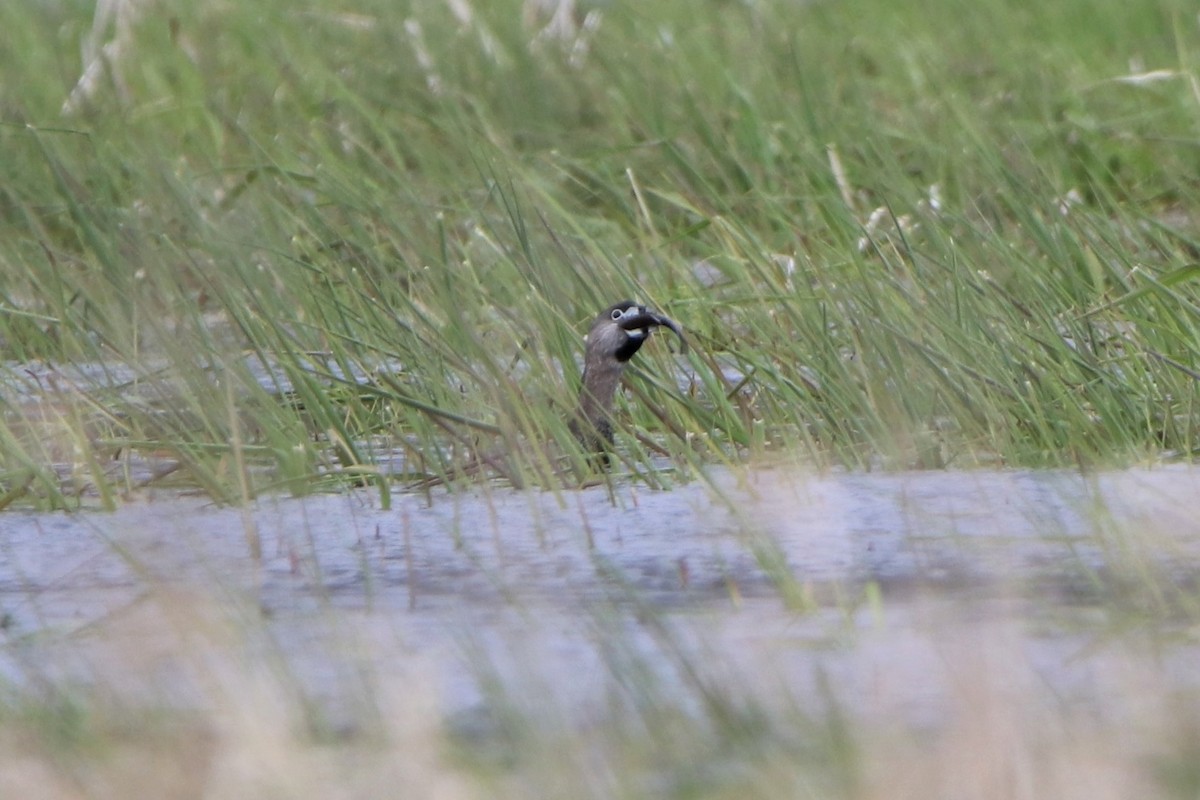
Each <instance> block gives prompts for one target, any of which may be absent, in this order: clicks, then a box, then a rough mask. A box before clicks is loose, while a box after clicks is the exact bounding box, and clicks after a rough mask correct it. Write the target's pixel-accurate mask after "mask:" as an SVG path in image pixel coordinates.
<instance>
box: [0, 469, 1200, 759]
mask: <svg viewBox="0 0 1200 800" xmlns="http://www.w3.org/2000/svg"><path fill="white" fill-rule="evenodd" d="M1198 491H1200V473H1198V472H1196V471H1194V470H1192V469H1190V468H1187V467H1182V466H1178V467H1176V466H1171V467H1159V468H1155V469H1152V470H1131V471H1123V472H1110V473H1097V474H1091V475H1079V474H1077V473H1069V472H1046V471H1043V472H1028V471H1011V472H997V471H987V472H920V473H908V474H884V475H872V474H838V473H833V474H824V475H815V474H810V473H807V472H804V471H802V470H794V469H786V468H771V469H757V470H754V469H747V470H745V471H739V472H731V471H728V470H724V469H713V470H712V471H711V472H710V474H709V475H708V480H707V481H696V482H694V483H692V484H690V485H687V486H684V487H682V488H677V489H674V490H672V491H664V492H653V491H649V490H646V489H644V488H640V487H634V486H630V485H624V486H619V487H618V488H617V490H616V491H615V493H614V494H612V495H610V494H609V492H608V490H607V489H605V488H604V487H597V488H593V489H588V490H582V491H570V492H561V493H549V492H546V493H539V492H517V491H513V490H509V489H497V488H480V489H478V490H476V491H474V492H471V493H467V494H459V495H450V494H440V495H438V494H435V495H434V497H433V499H432V503H427V501H426V498H424V497H418V496H405V495H401V496H397V497H395V498H394V507H393V508H392V509H390V510H386V511H385V510H381V509H380V508H379V507H378V505H377V496H376V495H373V494H370V493H368V492H366V491H362V492H358V493H354V494H349V495H337V496H317V497H307V498H303V499H287V498H268V499H264V500H261V501H259V502H258V504H257V505H256V506H255V507H253V508H250V509H245V510H242V509H228V508H215V507H212V506H211V505H209V504H207V503H206V502H205V501H202V500H198V499H187V498H179V497H157V498H154V497H149V496H148V497H147V498H144V499H142V500H140V501H138V502H134V503H131V504H129V505H126V506H124V507H122V508H121V509H120V510H118V511H116V512H115V513H111V514H101V513H86V514H76V515H68V514H60V513H56V514H21V513H6V514H4V515H2V516H0V528H2V529H3V536H2V537H0V614H2V615H3V620H4V627H3V630H2V631H0V637H2V639H0V641H3V648H2V649H0V680H3V681H4V683H6V684H8V685H10V686H13V687H31V688H36V687H37V686H43V685H46V684H47V682H49V683H51V684H54V685H60V684H61V685H76V684H79V685H87V686H103V687H104V688H105V690H106V691H110V692H113V693H115V694H117V695H124V694H126V693H128V694H131V695H134V696H140V697H152V698H154V699H156V700H159V701H163V702H168V703H176V702H177V703H179V704H181V705H185V706H186V705H192V704H204V703H206V702H208V701H210V700H211V697H212V693H213V692H214V691H216V692H225V691H228V690H229V685H228V684H229V683H230V682H237V681H241V680H242V679H243V678H244V672H243V671H242V670H244V669H245V668H246V666H245V665H247V664H250V665H259V666H261V665H267V666H265V667H264V668H268V667H269V669H270V670H272V671H274V672H275V673H276V674H282V675H286V676H287V683H288V685H289V686H291V687H293V689H294V690H295V691H296V692H298V693H300V694H301V695H303V696H304V697H307V698H310V699H312V700H315V701H316V702H317V703H318V704H319V705H320V706H321V707H322V708H323V709H324V713H325V715H326V717H327V718H328V719H329V720H330V721H332V722H333V723H334V724H335V726H337V727H339V728H347V729H353V728H354V727H356V726H357V725H358V724H360V723H361V717H362V715H363V714H365V713H368V710H369V708H370V706H371V703H372V701H371V700H370V699H369V695H370V693H371V688H370V687H372V686H375V685H377V683H378V682H379V679H380V678H384V679H386V678H399V679H401V680H402V682H404V683H405V685H411V686H412V687H414V689H413V690H414V691H419V692H420V693H421V696H422V697H423V698H424V701H427V702H428V703H430V704H431V707H432V708H433V709H435V711H436V714H437V715H438V716H439V717H440V718H443V719H446V720H449V721H450V725H451V727H452V728H453V729H455V730H459V731H460V732H466V734H467V735H473V733H472V732H473V731H476V729H478V728H480V727H482V728H483V729H484V730H485V731H486V728H487V723H486V719H487V716H486V714H484V713H483V711H482V710H486V709H487V708H488V707H489V703H491V702H492V700H494V697H492V696H491V695H490V694H489V692H493V690H494V687H495V686H500V687H503V689H504V691H505V692H508V693H511V694H512V696H513V697H516V698H522V697H525V698H526V699H527V700H528V701H529V707H531V708H538V707H552V708H554V709H556V710H557V711H556V713H557V714H560V715H565V716H566V717H567V718H570V719H575V720H579V721H586V720H588V719H591V718H594V717H596V716H597V715H602V714H603V713H605V709H611V702H612V694H613V691H614V686H617V687H618V688H619V687H620V686H621V685H622V684H623V683H624V682H625V681H626V680H627V679H629V676H630V675H632V674H635V673H636V674H637V675H638V676H640V677H639V678H638V680H646V681H650V682H653V683H654V684H655V685H656V686H657V687H659V688H658V690H660V691H663V692H666V693H668V694H674V695H677V697H678V698H679V699H680V701H681V702H683V703H684V704H686V703H688V702H691V701H692V699H694V692H695V686H694V685H693V683H694V680H695V678H694V676H693V677H691V678H689V677H688V675H687V673H688V669H687V668H686V667H687V665H689V664H700V665H702V667H701V672H702V673H703V674H704V675H706V676H709V677H710V678H711V680H712V681H714V682H715V683H716V684H718V685H721V686H723V687H726V688H728V689H729V690H730V691H733V692H736V693H739V694H740V693H748V694H750V695H754V696H759V697H769V698H773V699H772V701H771V702H779V698H786V702H787V703H793V704H795V705H796V706H797V707H800V708H805V709H814V710H818V709H820V708H822V707H824V705H825V704H827V703H828V701H829V699H830V692H832V693H833V695H834V696H835V697H836V699H837V701H838V702H839V703H842V704H844V705H845V706H846V707H847V708H849V709H851V710H852V711H853V712H854V713H855V714H857V715H859V716H860V717H862V718H863V719H864V720H869V719H886V720H888V721H889V724H897V725H900V726H903V727H906V728H909V729H913V728H915V729H925V728H934V729H943V728H944V727H945V726H946V725H948V724H950V723H949V721H950V720H952V719H954V718H955V715H956V714H958V713H959V712H960V711H961V709H962V704H963V703H964V702H965V700H964V697H963V694H962V693H963V691H964V689H963V686H962V681H961V680H960V677H961V675H962V674H963V672H964V671H965V672H966V673H968V674H971V675H973V676H976V677H979V678H980V679H981V680H986V681H990V682H996V683H997V685H999V686H1001V687H1009V686H1011V685H1020V686H1022V687H1024V688H1025V689H1027V690H1028V692H1025V693H1022V694H1021V695H1020V704H1024V705H1028V706H1030V707H1031V708H1038V707H1040V706H1041V704H1043V703H1049V704H1051V705H1052V706H1054V707H1063V706H1064V705H1065V706H1066V707H1069V708H1071V709H1079V708H1083V709H1088V710H1089V713H1094V714H1097V715H1101V716H1103V717H1105V718H1111V719H1112V720H1114V721H1120V720H1123V719H1126V718H1128V717H1131V716H1135V715H1136V714H1137V713H1138V709H1144V708H1145V703H1146V702H1148V701H1147V699H1146V698H1147V696H1151V697H1152V698H1155V699H1161V698H1163V697H1167V696H1170V695H1172V694H1173V693H1176V692H1179V691H1184V690H1187V691H1191V690H1196V689H1200V685H1198V684H1200V678H1198V677H1197V673H1196V671H1195V670H1194V669H1193V666H1192V665H1194V664H1195V663H1200V662H1198V661H1197V660H1196V658H1197V655H1200V653H1198V637H1197V636H1196V629H1195V622H1194V620H1195V619H1196V616H1195V615H1194V614H1191V615H1189V614H1188V613H1186V612H1187V611H1188V610H1189V608H1190V607H1189V606H1188V605H1187V604H1188V603H1189V602H1191V603H1200V593H1198V592H1197V591H1196V589H1195V585H1194V584H1195V577H1196V576H1197V575H1198V574H1200V572H1198V569H1200V519H1198V518H1197V516H1196V515H1195V514H1194V513H1192V510H1191V504H1190V502H1189V498H1193V497H1195V496H1197V493H1198ZM254 539H257V540H259V541H260V542H261V546H262V559H261V562H256V561H255V559H254V558H253V557H252V556H251V547H250V545H249V542H250V541H251V540H254ZM1181 604H1182V605H1181ZM1191 610H1192V611H1194V610H1195V609H1191ZM235 665H237V667H236V668H235ZM254 669H257V666H255V667H254ZM222 676H224V677H222ZM956 676H957V677H956ZM707 679H708V678H706V680H707ZM689 681H691V683H690V682H689ZM489 687H493V688H489ZM1133 687H1141V688H1142V689H1145V691H1146V692H1148V693H1149V695H1144V694H1142V693H1139V692H1140V690H1135V688H1133ZM625 690H628V687H626V689H625ZM625 690H623V691H625ZM1156 701H1157V700H1156ZM481 714H483V716H482V717H481V716H480V715H481ZM481 720H482V721H481Z"/></svg>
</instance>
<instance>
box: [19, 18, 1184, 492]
mask: <svg viewBox="0 0 1200 800" xmlns="http://www.w3.org/2000/svg"><path fill="white" fill-rule="evenodd" d="M110 5H111V4H110ZM533 6H534V4H532V3H531V4H528V7H525V8H523V7H522V5H521V4H520V3H518V2H516V0H509V1H508V2H493V3H472V2H447V3H444V4H442V3H392V2H379V1H376V2H369V1H368V2H360V3H357V4H355V5H354V6H353V7H346V6H344V5H343V6H339V5H337V4H332V3H326V2H314V3H310V4H307V5H305V6H303V7H298V6H296V5H295V4H294V3H283V2H273V1H272V0H265V1H264V2H259V3H254V4H243V5H239V4H232V3H220V2H205V3H182V2H172V0H161V1H160V2H156V3H141V4H133V3H126V4H116V6H115V7H116V8H118V12H117V15H116V17H115V18H114V19H100V20H99V21H95V20H93V16H92V12H93V8H92V4H90V3H77V2H65V1H63V0H60V1H59V2H45V3H6V4H3V6H2V7H0V25H3V27H4V30H5V31H6V35H7V36H8V37H9V38H10V39H11V40H12V41H19V42H21V43H22V44H21V46H20V47H10V48H4V49H3V50H0V73H2V74H4V75H5V76H6V79H5V81H4V82H3V85H0V149H2V151H3V152H4V153H5V157H4V158H3V159H2V160H0V278H2V281H0V343H2V347H3V356H4V360H5V366H4V367H3V370H4V371H3V373H2V374H0V378H2V381H3V394H2V395H0V402H3V409H2V410H3V414H2V415H0V489H2V490H3V491H0V505H8V504H10V503H12V502H16V501H20V502H22V503H27V502H29V501H31V500H32V501H35V502H38V503H42V504H49V505H55V506H61V505H71V504H73V503H75V502H77V499H76V498H77V496H79V495H81V494H90V493H98V494H99V496H100V497H101V499H102V501H103V502H105V503H106V504H109V505H111V504H112V503H114V502H116V497H117V495H118V494H119V493H120V492H121V491H124V490H127V489H129V488H131V487H135V486H138V485H146V484H153V483H165V482H167V481H170V482H172V483H173V484H175V485H184V486H189V487H197V486H198V487H200V488H201V489H203V490H204V491H206V492H209V493H211V495H212V496H213V497H214V498H216V499H218V500H222V501H235V500H238V499H241V498H245V497H248V496H252V495H254V494H255V493H257V492H260V491H262V490H265V489H277V488H284V489H287V490H289V491H292V492H304V491H309V490H312V489H313V488H316V487H319V486H322V485H327V484H328V483H329V482H330V481H332V482H334V483H339V482H340V483H345V482H361V481H363V480H376V481H378V484H379V486H380V488H381V491H386V484H387V482H388V480H389V478H388V477H387V474H386V473H396V474H398V475H399V476H400V477H401V478H404V477H439V476H440V477H445V476H450V475H454V474H455V465H460V464H462V463H464V462H465V461H467V460H469V458H470V455H471V454H472V453H474V452H475V451H476V450H477V449H482V450H488V449H493V450H496V449H498V452H500V453H502V454H503V457H502V459H501V461H499V462H494V463H493V466H494V467H498V471H499V472H500V473H501V474H503V475H504V476H505V477H507V478H509V479H510V480H512V481H513V482H515V483H519V484H524V483H526V482H534V483H546V482H548V481H550V480H551V477H550V476H551V473H552V472H553V466H554V465H553V463H552V461H551V459H550V458H549V456H547V455H545V454H544V453H543V452H542V450H541V448H538V447H530V446H528V444H525V443H528V442H530V441H535V442H541V441H546V440H554V441H557V442H558V443H560V444H561V445H563V446H564V447H566V448H567V449H568V450H570V447H571V445H570V442H569V436H568V434H567V432H566V429H565V425H564V421H563V416H564V414H565V410H566V409H568V408H569V407H570V406H571V404H572V398H573V395H574V392H575V391H576V390H575V387H576V386H577V382H578V370H577V367H576V359H577V358H578V356H579V353H580V349H581V345H580V337H581V335H582V333H583V331H584V330H585V325H586V323H587V321H588V320H590V318H591V317H592V315H594V314H595V313H596V311H597V310H598V309H600V308H602V307H604V306H605V305H606V304H607V303H609V302H611V301H613V300H616V299H619V298H622V297H626V296H632V297H638V298H642V299H644V300H646V301H648V302H651V303H653V304H654V305H656V306H657V307H659V308H661V309H662V310H664V311H665V312H667V313H669V314H670V315H672V316H673V317H675V318H677V319H678V320H680V321H681V322H682V324H683V325H684V326H685V327H686V328H687V329H688V330H689V332H690V337H691V341H692V343H693V345H694V347H693V350H692V352H691V353H690V354H689V355H688V356H687V357H686V359H683V358H679V359H678V360H673V357H672V356H671V354H670V352H669V346H668V345H669V343H668V342H667V340H666V339H665V338H664V339H661V340H656V341H655V342H654V343H653V344H652V346H651V347H648V348H646V349H645V352H644V357H639V362H638V363H639V366H638V368H637V369H636V370H635V372H634V375H633V377H632V378H631V380H630V384H631V388H632V390H633V395H632V397H633V398H634V401H633V402H630V403H628V408H627V409H626V412H625V413H626V415H627V419H628V421H629V426H628V427H627V428H626V435H624V436H623V437H622V440H621V449H622V453H624V454H625V455H624V456H623V458H624V460H625V463H626V464H627V465H628V466H629V467H631V468H634V469H638V470H639V471H644V468H645V467H646V466H647V464H648V462H647V459H648V458H649V457H650V455H652V454H654V453H655V452H658V453H659V454H660V455H668V456H670V457H671V458H672V459H673V460H674V462H675V463H676V464H678V465H679V466H681V467H687V466H688V465H695V464H698V463H703V462H706V461H712V460H736V459H740V458H743V457H746V456H747V455H751V456H753V455H755V454H762V453H764V452H768V451H773V450H781V449H795V448H801V449H802V450H804V451H806V453H807V457H808V458H810V459H811V460H812V461H814V462H816V463H818V464H846V465H849V466H851V467H872V468H874V467H887V468H892V467H939V466H971V465H976V464H979V463H1005V464H1023V465H1054V464H1064V463H1075V462H1082V463H1097V462H1100V463H1127V462H1129V461H1131V460H1138V459H1143V458H1158V457H1162V456H1164V455H1165V456H1176V457H1184V458H1189V457H1191V456H1192V455H1193V454H1194V453H1195V451H1196V448H1197V441H1196V420H1197V416H1196V413H1195V408H1194V405H1195V399H1196V381H1197V378H1198V377H1200V375H1198V368H1197V364H1196V354H1197V350H1198V348H1200V303H1198V296H1197V291H1196V283H1197V280H1198V279H1200V267H1197V266H1195V262H1196V260H1197V258H1196V250H1197V241H1198V235H1200V217H1198V215H1197V211H1196V209H1197V208H1200V185H1198V184H1197V182H1196V180H1195V176H1196V175H1197V174H1200V173H1198V169H1197V168H1198V166H1200V164H1198V163H1197V162H1198V160H1200V147H1197V145H1198V144H1200V138H1198V136H1197V133H1196V131H1197V119H1198V116H1200V93H1198V92H1197V89H1196V86H1197V73H1196V67H1195V64H1194V61H1195V55H1194V54H1195V52H1196V50H1197V48H1198V47H1200V26H1198V25H1197V20H1196V18H1195V15H1194V13H1193V11H1194V10H1193V9H1191V8H1190V7H1189V6H1188V5H1187V4H1185V3H1183V2H1170V1H1169V0H1163V1H1162V2H1154V3H1138V4H1130V3H1126V2H1121V1H1120V0H1101V1H1100V2H1082V0H1066V1H1065V2H1059V3H1054V4H1048V5H1047V7H1045V8H1019V7H1016V6H1014V5H1013V4H1011V3H1006V2H1000V0H986V1H985V2H982V3H981V2H975V3H969V4H967V3H962V2H956V1H955V0H929V2H924V3H917V4H909V3H903V4H895V3H892V4H888V3H880V2H869V0H838V1H837V2H784V1H783V0H778V1H777V2H746V3H734V2H717V1H716V0H710V1H709V2H700V3H696V2H683V1H682V0H667V1H666V2H658V3H653V4H638V3H626V2H611V3H606V4H588V3H581V5H580V8H579V9H578V13H577V15H576V17H575V18H574V19H573V20H564V19H560V20H559V22H569V23H570V24H564V25H559V26H550V25H549V22H550V20H549V17H548V15H546V14H543V15H541V16H538V14H536V13H534V11H533V10H532V8H533ZM585 12H590V16H588V17H587V18H586V19H585V18H584V13H585ZM80 42H84V43H85V46H84V47H83V48H82V50H83V53H82V56H81V52H80V51H81V48H80ZM85 367H86V369H87V370H89V371H88V372H87V377H86V378H84V377H80V374H79V373H78V372H77V371H76V369H78V368H85ZM633 431H642V432H644V433H643V435H641V436H639V437H636V438H635V437H633V436H631V435H629V434H630V433H631V432H633ZM138 460H142V461H149V462H151V464H152V466H151V467H150V468H148V469H147V470H146V473H145V474H144V475H139V474H134V470H133V468H132V467H131V466H130V464H132V463H133V462H135V461H138ZM154 465H158V466H154ZM164 465H165V466H164ZM380 472H382V473H385V474H384V475H383V476H382V477H379V476H378V475H377V473H380Z"/></svg>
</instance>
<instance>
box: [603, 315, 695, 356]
mask: <svg viewBox="0 0 1200 800" xmlns="http://www.w3.org/2000/svg"><path fill="white" fill-rule="evenodd" d="M617 325H619V326H620V327H621V328H622V329H623V330H627V331H634V330H642V331H646V332H647V333H648V332H649V329H650V328H657V327H662V328H667V329H668V330H670V331H671V332H672V333H674V334H675V335H676V336H678V337H679V349H680V351H682V352H687V339H685V338H684V336H683V327H682V326H681V325H680V324H679V323H678V322H676V321H675V320H673V319H671V318H669V317H664V316H663V315H662V314H659V313H658V312H657V311H651V310H650V309H648V308H646V307H645V306H639V307H638V313H637V314H633V315H630V316H628V317H624V318H622V319H621V320H620V321H619V322H617Z"/></svg>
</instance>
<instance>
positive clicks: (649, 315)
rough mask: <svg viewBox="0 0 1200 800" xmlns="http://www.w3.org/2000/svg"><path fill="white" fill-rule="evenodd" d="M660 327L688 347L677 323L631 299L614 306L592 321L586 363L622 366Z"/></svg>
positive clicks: (588, 336)
mask: <svg viewBox="0 0 1200 800" xmlns="http://www.w3.org/2000/svg"><path fill="white" fill-rule="evenodd" d="M660 327H661V328H668V329H670V330H671V331H672V332H673V333H674V334H675V335H676V336H678V337H679V341H680V343H681V346H682V347H683V348H684V349H686V348H687V340H686V339H684V338H683V329H682V328H681V327H680V326H679V323H678V322H675V321H674V320H672V319H668V318H667V317H664V316H663V315H662V314H659V313H658V312H657V311H652V310H650V309H648V308H646V307H645V306H642V305H638V304H637V303H635V302H633V301H632V300H623V301H621V302H620V303H615V304H613V305H611V306H609V307H608V308H606V309H605V310H604V311H603V312H601V313H600V315H599V316H598V317H596V319H595V321H594V322H592V327H591V328H590V329H589V330H588V333H587V338H586V341H587V357H586V360H587V361H589V362H590V361H592V360H593V359H614V360H615V361H616V362H617V363H619V364H622V365H623V364H624V363H625V362H627V361H629V359H631V358H633V356H634V354H635V353H637V351H638V349H639V348H640V347H641V346H642V344H643V343H645V341H646V340H647V339H649V338H650V334H651V333H652V332H653V331H654V329H655V328H660Z"/></svg>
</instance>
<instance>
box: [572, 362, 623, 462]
mask: <svg viewBox="0 0 1200 800" xmlns="http://www.w3.org/2000/svg"><path fill="white" fill-rule="evenodd" d="M624 371H625V365H624V364H623V363H620V362H617V361H609V362H605V363H600V364H586V365H584V368H583V388H582V389H581V390H580V392H579V411H578V415H577V416H578V419H577V424H578V425H579V426H580V427H579V429H577V433H578V434H580V438H581V439H584V440H585V441H586V440H587V439H592V438H597V437H598V438H600V439H602V440H603V442H604V443H607V442H611V441H612V410H613V400H614V398H615V397H616V394H617V386H618V384H620V382H621V374H622V373H623V372H624Z"/></svg>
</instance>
